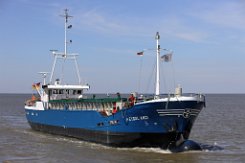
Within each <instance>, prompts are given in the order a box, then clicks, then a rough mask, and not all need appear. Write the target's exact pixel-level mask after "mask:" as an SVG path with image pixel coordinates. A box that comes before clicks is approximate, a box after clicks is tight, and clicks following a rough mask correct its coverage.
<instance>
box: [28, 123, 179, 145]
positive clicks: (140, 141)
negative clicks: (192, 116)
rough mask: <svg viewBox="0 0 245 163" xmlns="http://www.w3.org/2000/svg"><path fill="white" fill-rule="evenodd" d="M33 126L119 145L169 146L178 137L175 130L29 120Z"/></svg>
mask: <svg viewBox="0 0 245 163" xmlns="http://www.w3.org/2000/svg"><path fill="white" fill-rule="evenodd" d="M29 124H30V126H31V128H32V129H33V130H36V131H42V132H47V133H50V134H56V135H63V136H69V137H74V138H78V139H82V140H85V141H90V142H95V143H100V144H104V145H109V146H117V147H161V148H165V149H166V148H167V147H168V145H169V143H170V142H171V141H174V140H175V138H176V134H177V133H175V132H169V133H165V134H162V133H161V134H160V133H112V132H102V131H92V130H85V129H80V128H64V127H58V126H50V125H43V124H38V123H32V122H29Z"/></svg>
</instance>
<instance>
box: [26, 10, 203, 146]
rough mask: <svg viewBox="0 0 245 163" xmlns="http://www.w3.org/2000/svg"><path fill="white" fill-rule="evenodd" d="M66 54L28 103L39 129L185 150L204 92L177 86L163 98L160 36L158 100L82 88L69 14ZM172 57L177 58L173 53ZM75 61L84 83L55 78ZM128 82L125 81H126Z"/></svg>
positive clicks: (57, 57) (34, 125) (57, 56)
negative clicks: (63, 64) (61, 64)
mask: <svg viewBox="0 0 245 163" xmlns="http://www.w3.org/2000/svg"><path fill="white" fill-rule="evenodd" d="M62 16H63V17H64V19H65V48H64V49H65V50H64V52H61V53H60V52H58V51H55V50H53V51H52V54H53V56H54V63H53V66H52V70H51V73H50V80H49V81H48V82H47V81H46V77H47V76H48V74H49V72H40V74H41V75H42V76H43V81H42V82H38V83H34V84H33V85H32V87H33V88H34V89H35V90H36V91H37V94H36V95H33V97H32V98H31V99H29V100H27V101H26V103H25V113H26V118H27V121H28V123H29V124H30V126H31V128H32V129H33V130H37V131H41V132H47V133H50V134H57V135H63V136H68V137H74V138H78V139H81V140H84V141H90V142H95V143H100V144H104V145H108V146H116V147H160V148H163V149H169V148H170V147H171V148H172V147H174V148H175V147H179V146H181V144H183V143H184V142H186V141H188V138H189V135H190V132H191V129H192V127H193V125H194V122H195V120H196V118H197V117H198V114H199V113H200V112H201V110H202V108H203V107H205V96H204V95H203V94H195V93H188V94H184V93H182V88H181V87H177V88H176V90H175V93H173V94H160V70H159V69H160V68H159V67H160V66H159V64H160V59H161V58H163V59H165V60H166V61H168V60H169V59H171V58H169V57H171V56H170V55H163V56H162V57H161V56H160V52H161V50H164V49H161V48H160V45H159V40H160V35H159V33H158V32H157V34H156V38H155V39H156V44H157V45H156V49H155V51H156V62H157V63H156V65H157V67H156V72H155V73H156V79H155V81H156V83H155V91H154V92H155V93H154V94H153V95H152V96H142V95H141V96H138V95H137V94H136V93H131V94H130V97H122V96H121V95H120V93H117V94H115V96H105V97H96V96H90V97H88V96H87V95H86V93H85V92H88V93H89V89H90V86H89V85H88V84H81V78H80V72H79V69H78V63H77V56H78V54H75V53H67V43H68V42H69V41H67V37H66V35H67V30H68V29H70V28H71V27H72V26H71V25H69V24H68V20H69V18H70V17H71V16H70V15H69V14H68V10H67V9H66V10H65V13H64V15H62ZM142 53H143V51H142V52H140V53H139V55H141V54H142ZM171 55H172V54H171ZM68 59H69V60H74V63H75V67H76V71H77V76H78V84H64V83H63V82H62V80H60V79H56V80H54V79H53V76H54V71H55V67H56V62H57V60H68ZM122 80H123V79H122Z"/></svg>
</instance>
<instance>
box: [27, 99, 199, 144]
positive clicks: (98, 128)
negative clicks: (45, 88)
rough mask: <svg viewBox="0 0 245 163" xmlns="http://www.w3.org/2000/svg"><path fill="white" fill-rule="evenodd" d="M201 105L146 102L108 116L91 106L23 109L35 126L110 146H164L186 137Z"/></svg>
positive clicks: (39, 128) (178, 102)
mask: <svg viewBox="0 0 245 163" xmlns="http://www.w3.org/2000/svg"><path fill="white" fill-rule="evenodd" d="M203 106H204V102H197V101H183V102H180V101H175V102H168V103H166V102H155V103H145V104H138V105H135V106H133V107H131V108H128V109H122V110H120V111H118V112H117V113H115V114H114V115H111V116H103V115H102V114H101V113H99V112H98V111H93V110H52V109H48V110H30V109H25V111H26V117H27V120H28V122H29V124H30V126H31V127H32V129H34V130H38V131H43V132H48V133H51V134H59V135H65V136H70V137H76V138H79V139H82V140H86V141H91V142H97V143H102V144H106V145H110V146H121V147H122V146H125V147H129V146H130V147H133V146H159V147H162V148H167V147H168V145H169V143H170V142H173V141H177V140H178V139H179V136H180V135H183V136H184V138H185V139H188V137H189V134H190V131H191V128H192V126H193V124H194V121H195V119H196V117H197V115H198V114H199V112H200V111H201V109H202V108H203ZM166 108H167V109H166Z"/></svg>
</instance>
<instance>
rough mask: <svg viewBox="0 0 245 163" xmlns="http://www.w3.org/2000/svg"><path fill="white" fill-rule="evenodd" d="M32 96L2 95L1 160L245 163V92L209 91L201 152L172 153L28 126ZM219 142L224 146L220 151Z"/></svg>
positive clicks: (200, 123) (199, 127) (200, 128)
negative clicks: (26, 110) (105, 143)
mask: <svg viewBox="0 0 245 163" xmlns="http://www.w3.org/2000/svg"><path fill="white" fill-rule="evenodd" d="M29 97H30V95H23V94H0V161H2V162H3V163H35V162H37V163H49V162H51V163H52V162H69V163H70V162H83V163H86V162H89V163H90V162H98V163H107V162H123V163H124V162H140V163H144V162H170V163H172V162H183V163H187V162H188V163H190V162H200V163H204V162H205V163H206V162H245V161H244V160H245V136H244V133H245V95H243V94H208V95H206V102H207V107H206V108H204V109H203V111H202V112H201V113H200V114H199V117H198V118H197V120H196V123H195V125H194V127H193V130H192V132H191V137H190V139H191V140H194V141H196V142H198V143H201V144H202V146H203V147H204V148H205V150H203V151H198V152H197V151H195V152H185V153H177V154H173V153H170V152H169V151H166V150H161V149H159V148H112V147H106V146H103V145H98V144H94V143H88V142H83V141H80V140H77V139H73V138H66V137H61V136H55V135H49V134H45V133H40V132H36V131H33V130H31V129H30V127H29V125H28V123H27V121H26V119H25V113H24V101H25V100H26V99H28V98H29ZM218 147H221V148H223V149H222V150H221V149H219V148H218Z"/></svg>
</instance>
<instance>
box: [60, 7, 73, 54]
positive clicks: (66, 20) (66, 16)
mask: <svg viewBox="0 0 245 163" xmlns="http://www.w3.org/2000/svg"><path fill="white" fill-rule="evenodd" d="M61 16H62V17H64V18H65V54H64V55H65V56H64V57H65V58H66V56H67V39H66V32H67V29H68V28H71V27H72V26H71V25H69V26H67V23H68V18H71V17H72V16H70V15H69V14H68V9H65V15H61Z"/></svg>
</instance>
